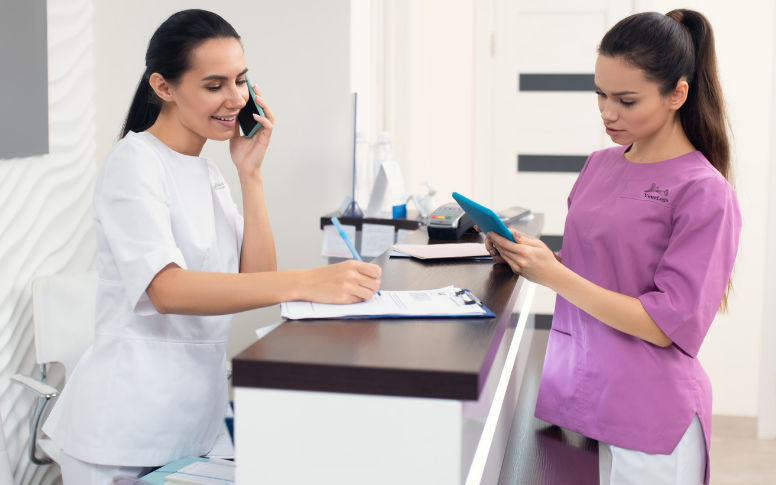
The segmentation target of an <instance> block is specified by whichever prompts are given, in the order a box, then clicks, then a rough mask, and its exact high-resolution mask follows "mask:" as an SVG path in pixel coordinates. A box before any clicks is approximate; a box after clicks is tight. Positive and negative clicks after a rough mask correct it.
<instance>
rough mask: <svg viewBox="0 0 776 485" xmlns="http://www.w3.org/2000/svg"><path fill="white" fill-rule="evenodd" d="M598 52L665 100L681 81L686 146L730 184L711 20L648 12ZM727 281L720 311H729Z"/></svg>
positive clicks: (616, 30) (621, 26) (629, 20)
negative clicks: (637, 74)
mask: <svg viewBox="0 0 776 485" xmlns="http://www.w3.org/2000/svg"><path fill="white" fill-rule="evenodd" d="M598 53H599V54H601V55H604V56H607V57H612V58H615V59H622V60H623V61H625V62H626V63H628V64H629V65H631V66H633V67H636V68H638V69H640V70H641V71H642V72H643V73H644V75H645V76H646V78H647V79H649V80H650V81H653V82H655V83H657V85H658V89H659V91H660V94H661V95H663V96H667V95H668V94H669V93H671V92H673V91H674V89H676V85H677V83H678V82H679V81H680V80H682V79H684V80H685V81H687V84H689V86H690V88H689V90H688V93H687V100H686V101H685V103H684V104H683V105H682V107H681V108H679V118H680V120H681V122H682V128H684V132H685V134H686V135H687V138H689V140H690V143H692V144H693V146H694V147H695V148H696V149H698V150H700V152H701V153H703V155H704V156H705V157H706V159H707V160H708V161H709V162H710V163H711V164H712V165H713V166H714V168H716V169H717V170H719V173H721V174H722V176H723V177H725V180H727V181H729V182H731V183H732V178H733V170H732V166H731V161H730V140H729V139H728V128H729V124H728V118H727V115H726V113H725V101H724V99H723V97H722V88H721V87H720V82H719V74H718V73H717V54H716V52H715V49H714V31H713V30H712V29H711V24H710V23H709V20H708V19H707V18H706V17H704V16H703V15H702V14H700V13H698V12H696V11H694V10H685V9H679V10H672V11H670V12H668V13H667V14H665V15H662V14H659V13H657V12H646V13H639V14H635V15H631V16H630V17H626V18H624V19H622V20H620V21H619V22H617V24H616V25H615V26H614V27H612V28H611V30H609V32H607V33H606V35H604V38H603V39H602V40H601V45H600V46H599V47H598ZM732 289H733V286H732V283H731V282H730V281H728V287H727V291H726V292H725V295H724V296H723V298H722V304H721V305H720V310H721V311H722V312H726V311H727V308H728V302H727V299H728V294H729V293H730V292H731V291H732Z"/></svg>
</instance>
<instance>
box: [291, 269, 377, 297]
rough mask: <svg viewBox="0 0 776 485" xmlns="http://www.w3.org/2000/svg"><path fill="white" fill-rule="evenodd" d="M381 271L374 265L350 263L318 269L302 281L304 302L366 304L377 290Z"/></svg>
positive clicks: (305, 276) (311, 271)
mask: <svg viewBox="0 0 776 485" xmlns="http://www.w3.org/2000/svg"><path fill="white" fill-rule="evenodd" d="M382 272H383V270H382V268H380V267H379V266H377V265H376V264H370V263H362V262H360V261H355V260H350V261H345V262H343V263H337V264H331V265H328V266H321V267H320V268H316V269H313V270H310V271H309V272H307V273H306V274H305V275H304V277H303V282H302V286H303V292H302V296H303V298H302V299H303V300H304V301H312V302H316V303H335V304H340V305H344V304H347V303H358V302H360V301H363V300H368V299H370V298H372V296H373V295H374V294H375V292H377V290H379V289H380V275H381V274H382Z"/></svg>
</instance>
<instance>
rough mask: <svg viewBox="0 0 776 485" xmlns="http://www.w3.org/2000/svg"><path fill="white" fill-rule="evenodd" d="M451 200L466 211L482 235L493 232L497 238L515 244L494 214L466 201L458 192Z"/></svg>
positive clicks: (483, 207)
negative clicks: (499, 237)
mask: <svg viewBox="0 0 776 485" xmlns="http://www.w3.org/2000/svg"><path fill="white" fill-rule="evenodd" d="M453 199H455V201H456V202H458V205H460V206H461V208H462V209H463V210H464V211H466V214H467V215H468V216H469V217H471V218H472V220H473V221H474V223H475V224H477V226H478V227H479V228H480V230H481V231H482V232H483V234H487V233H489V232H491V231H493V232H495V233H496V234H498V235H499V236H501V237H504V238H506V239H509V240H510V241H512V242H515V238H514V237H513V236H512V233H511V232H509V229H507V226H505V225H504V223H503V222H501V219H499V217H498V216H497V215H496V213H495V212H493V211H492V210H490V209H488V208H487V207H485V206H482V205H480V204H478V203H476V202H474V201H473V200H469V199H467V198H466V197H464V196H463V195H461V194H459V193H458V192H453Z"/></svg>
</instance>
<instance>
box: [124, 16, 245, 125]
mask: <svg viewBox="0 0 776 485" xmlns="http://www.w3.org/2000/svg"><path fill="white" fill-rule="evenodd" d="M224 38H233V39H236V40H238V41H239V40H240V36H239V35H238V34H237V31H235V30H234V27H232V26H231V24H229V22H227V21H226V20H224V19H223V18H221V17H220V16H218V15H216V14H214V13H213V12H208V11H207V10H197V9H191V10H183V11H181V12H178V13H174V14H172V15H171V16H170V18H168V19H167V20H165V21H164V22H163V23H162V25H160V26H159V28H158V29H156V32H154V35H153V36H152V37H151V41H150V42H149V43H148V50H147V51H146V56H145V63H146V69H145V72H144V73H143V76H142V77H141V78H140V82H139V83H138V85H137V89H136V90H135V96H134V97H133V98H132V104H131V105H130V106H129V112H128V113H127V118H126V120H124V127H123V128H122V129H121V138H124V137H125V136H127V133H129V132H130V131H134V132H141V131H145V130H147V129H148V128H150V127H151V126H152V125H153V124H154V123H155V122H156V118H158V117H159V113H161V111H162V100H161V98H159V96H157V95H156V92H154V90H153V88H152V87H151V84H150V79H151V75H152V74H154V73H159V74H161V75H162V77H163V78H164V79H165V81H167V82H168V83H171V84H175V83H176V82H178V81H179V80H180V78H181V76H182V75H183V74H184V73H185V72H186V71H188V70H189V69H190V68H191V52H192V51H193V50H194V49H195V48H196V47H198V46H199V45H200V44H202V43H203V42H205V41H207V40H210V39H224Z"/></svg>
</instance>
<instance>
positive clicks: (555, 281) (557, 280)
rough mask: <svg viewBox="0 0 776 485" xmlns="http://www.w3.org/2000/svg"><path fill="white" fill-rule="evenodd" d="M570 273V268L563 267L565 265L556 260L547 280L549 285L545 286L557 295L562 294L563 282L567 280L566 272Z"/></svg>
mask: <svg viewBox="0 0 776 485" xmlns="http://www.w3.org/2000/svg"><path fill="white" fill-rule="evenodd" d="M567 271H568V268H566V267H565V266H563V264H562V263H561V262H560V261H558V260H557V258H556V259H555V262H553V263H552V265H551V269H550V272H549V275H548V278H547V284H546V285H545V286H546V287H547V288H549V289H551V290H552V291H554V292H555V293H560V290H561V287H562V286H563V285H562V282H563V281H564V280H565V279H566V272H567Z"/></svg>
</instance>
